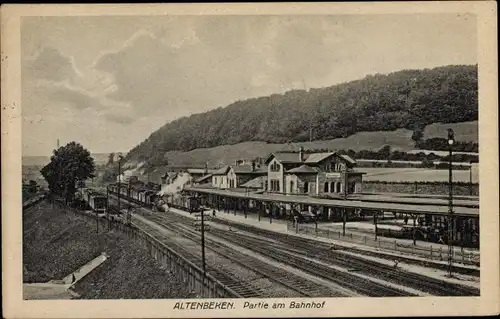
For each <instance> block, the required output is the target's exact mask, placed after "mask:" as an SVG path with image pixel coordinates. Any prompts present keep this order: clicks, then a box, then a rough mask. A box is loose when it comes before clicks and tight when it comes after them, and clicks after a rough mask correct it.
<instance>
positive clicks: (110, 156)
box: [106, 153, 115, 166]
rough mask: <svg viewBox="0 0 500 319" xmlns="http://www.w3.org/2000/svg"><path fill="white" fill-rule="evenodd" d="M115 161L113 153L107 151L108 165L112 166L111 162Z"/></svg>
mask: <svg viewBox="0 0 500 319" xmlns="http://www.w3.org/2000/svg"><path fill="white" fill-rule="evenodd" d="M114 163H115V153H109V155H108V164H106V165H108V166H113V164H114Z"/></svg>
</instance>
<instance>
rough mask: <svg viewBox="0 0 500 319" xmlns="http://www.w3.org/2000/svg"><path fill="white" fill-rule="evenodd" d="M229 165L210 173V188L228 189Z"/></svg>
mask: <svg viewBox="0 0 500 319" xmlns="http://www.w3.org/2000/svg"><path fill="white" fill-rule="evenodd" d="M230 168H231V167H229V165H226V166H223V167H221V168H219V169H217V170H215V171H214V172H213V173H212V186H213V187H215V188H229V183H228V179H227V173H228V172H229V169H230Z"/></svg>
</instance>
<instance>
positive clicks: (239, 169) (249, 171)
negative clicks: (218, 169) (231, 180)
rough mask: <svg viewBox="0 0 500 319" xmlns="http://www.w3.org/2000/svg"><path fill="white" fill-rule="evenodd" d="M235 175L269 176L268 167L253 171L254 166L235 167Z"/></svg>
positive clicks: (257, 168) (233, 167) (256, 168)
mask: <svg viewBox="0 0 500 319" xmlns="http://www.w3.org/2000/svg"><path fill="white" fill-rule="evenodd" d="M231 168H232V169H233V171H234V173H235V174H255V175H263V174H267V167H265V166H264V167H255V170H252V165H235V166H231Z"/></svg>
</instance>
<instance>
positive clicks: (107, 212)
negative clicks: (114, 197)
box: [106, 185, 111, 231]
mask: <svg viewBox="0 0 500 319" xmlns="http://www.w3.org/2000/svg"><path fill="white" fill-rule="evenodd" d="M106 217H107V218H108V231H110V230H111V218H110V217H109V185H106Z"/></svg>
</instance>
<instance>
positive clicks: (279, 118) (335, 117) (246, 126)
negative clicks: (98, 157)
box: [127, 65, 478, 164]
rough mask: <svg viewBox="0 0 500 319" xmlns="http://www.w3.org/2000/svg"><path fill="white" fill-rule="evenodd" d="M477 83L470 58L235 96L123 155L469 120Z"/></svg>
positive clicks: (158, 155)
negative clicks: (467, 61)
mask: <svg viewBox="0 0 500 319" xmlns="http://www.w3.org/2000/svg"><path fill="white" fill-rule="evenodd" d="M477 85H478V84H477V65H475V66H445V67H438V68H434V69H424V70H403V71H399V72H395V73H391V74H388V75H380V74H376V75H370V76H367V77H365V78H364V79H362V80H357V81H352V82H348V83H343V84H339V85H335V86H331V87H326V88H319V89H311V90H309V91H305V90H293V91H289V92H287V93H285V94H274V95H271V96H265V97H259V98H253V99H248V100H244V101H237V102H235V103H232V104H230V105H229V106H227V107H224V108H222V107H220V108H217V109H215V110H212V111H209V112H206V113H201V114H195V115H192V116H190V117H184V118H181V119H178V120H175V121H173V122H170V123H167V124H165V125H164V126H163V127H162V128H160V129H159V130H157V131H156V132H154V133H152V134H151V136H150V137H149V138H148V139H146V140H145V141H144V142H142V143H141V144H139V145H138V146H136V147H135V148H133V149H132V150H131V151H130V152H129V154H128V155H127V158H128V159H134V160H144V159H146V158H147V159H148V161H149V162H150V163H152V164H159V162H161V161H162V158H163V153H164V152H167V151H172V150H181V151H187V150H191V149H195V148H208V147H214V146H218V145H225V144H236V143H240V142H244V141H265V142H270V143H286V142H301V141H308V140H309V138H310V134H311V132H312V139H313V140H326V139H334V138H339V137H347V136H350V135H352V134H355V133H356V132H362V131H392V130H396V129H398V128H406V129H410V130H412V131H414V132H415V131H417V132H418V131H421V130H422V129H423V128H424V127H425V126H426V125H428V124H431V123H436V122H442V123H456V122H466V121H474V120H477V119H478V100H477V94H478V93H477ZM417 135H418V134H417ZM417 138H418V137H417ZM159 150H162V151H159Z"/></svg>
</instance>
